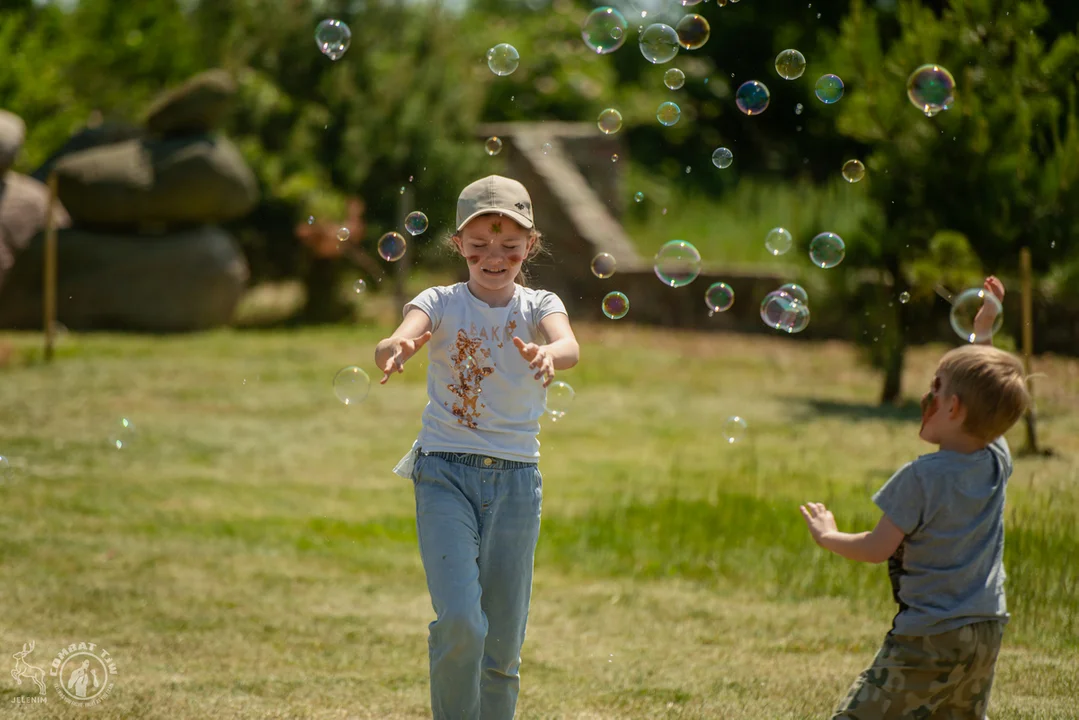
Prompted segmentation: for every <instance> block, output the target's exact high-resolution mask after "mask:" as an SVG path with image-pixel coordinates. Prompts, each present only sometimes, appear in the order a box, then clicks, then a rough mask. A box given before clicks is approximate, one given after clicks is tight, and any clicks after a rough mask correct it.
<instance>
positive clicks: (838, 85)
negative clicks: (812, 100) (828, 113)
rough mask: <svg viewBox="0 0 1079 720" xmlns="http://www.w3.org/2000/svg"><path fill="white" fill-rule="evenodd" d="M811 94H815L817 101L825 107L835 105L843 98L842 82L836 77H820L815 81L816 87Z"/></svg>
mask: <svg viewBox="0 0 1079 720" xmlns="http://www.w3.org/2000/svg"><path fill="white" fill-rule="evenodd" d="M813 92H814V93H816V95H817V99H818V100H820V101H821V102H822V103H824V104H825V105H831V104H832V103H837V102H839V99H840V98H841V97H843V81H842V80H840V79H839V76H838V75H821V76H820V78H819V79H818V80H817V85H816V87H814V88H813Z"/></svg>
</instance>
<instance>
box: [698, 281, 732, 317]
mask: <svg viewBox="0 0 1079 720" xmlns="http://www.w3.org/2000/svg"><path fill="white" fill-rule="evenodd" d="M704 304H705V305H707V306H708V310H709V311H710V312H713V313H717V312H726V311H727V310H730V309H731V306H732V305H734V288H732V287H731V286H730V285H728V284H727V283H725V282H717V283H712V284H711V285H709V286H708V289H707V290H705V292H704Z"/></svg>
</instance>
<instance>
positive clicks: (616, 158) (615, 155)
mask: <svg viewBox="0 0 1079 720" xmlns="http://www.w3.org/2000/svg"><path fill="white" fill-rule="evenodd" d="M611 162H618V153H614V154H613V155H611Z"/></svg>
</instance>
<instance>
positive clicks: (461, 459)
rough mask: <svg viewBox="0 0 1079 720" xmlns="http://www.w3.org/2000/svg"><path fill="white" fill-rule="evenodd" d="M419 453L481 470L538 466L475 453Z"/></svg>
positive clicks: (518, 468)
mask: <svg viewBox="0 0 1079 720" xmlns="http://www.w3.org/2000/svg"><path fill="white" fill-rule="evenodd" d="M419 452H420V454H421V455H428V456H433V457H437V458H442V459H443V460H446V461H448V462H452V463H458V464H460V465H467V466H468V467H474V468H479V469H480V470H522V469H524V468H530V467H536V465H537V464H538V463H535V462H522V461H521V460H504V459H502V458H496V457H491V456H490V455H476V454H474V453H455V452H424V451H423V448H420V449H419Z"/></svg>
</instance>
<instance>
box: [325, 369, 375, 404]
mask: <svg viewBox="0 0 1079 720" xmlns="http://www.w3.org/2000/svg"><path fill="white" fill-rule="evenodd" d="M370 391H371V378H369V377H367V373H365V372H364V371H363V368H359V367H356V366H355V365H350V366H349V367H346V368H342V369H340V370H338V371H337V374H336V375H334V377H333V394H334V395H336V396H337V399H338V400H340V401H341V402H343V403H344V404H345V405H358V404H359V403H362V402H363V401H364V400H366V399H367V393H369V392H370Z"/></svg>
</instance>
